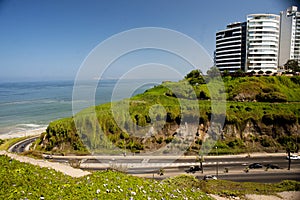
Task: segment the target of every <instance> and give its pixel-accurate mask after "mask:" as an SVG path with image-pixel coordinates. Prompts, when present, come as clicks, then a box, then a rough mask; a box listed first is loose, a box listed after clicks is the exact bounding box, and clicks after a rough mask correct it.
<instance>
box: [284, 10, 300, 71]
mask: <svg viewBox="0 0 300 200" xmlns="http://www.w3.org/2000/svg"><path fill="white" fill-rule="evenodd" d="M297 9H298V8H297V7H296V6H292V7H290V8H288V9H287V10H286V11H281V12H280V52H279V66H281V67H282V66H284V64H285V63H286V62H287V61H288V60H298V62H300V12H298V11H297Z"/></svg>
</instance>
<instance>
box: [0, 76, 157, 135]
mask: <svg viewBox="0 0 300 200" xmlns="http://www.w3.org/2000/svg"><path fill="white" fill-rule="evenodd" d="M132 81H135V82H136V80H128V81H125V82H123V83H122V84H123V87H131V85H132V84H131V83H132ZM73 84H74V83H73V81H47V82H46V81H45V82H6V83H5V82H2V83H0V134H7V133H14V132H18V131H23V130H25V131H26V130H32V129H37V128H41V127H45V126H47V125H48V124H49V122H51V121H53V120H56V119H59V118H63V117H68V116H72V92H73ZM115 84H116V80H103V81H101V82H100V83H99V84H98V85H97V88H96V94H95V101H96V104H101V103H105V102H110V101H111V95H112V91H113V89H114V87H115ZM153 85H154V84H142V83H141V85H140V87H139V88H137V89H136V90H135V92H134V94H137V93H142V92H143V91H145V90H146V89H148V88H149V87H152V86H153ZM119 92H120V91H119ZM121 93H122V92H120V94H117V95H116V97H115V100H116V99H122V98H123V97H124V94H121ZM134 94H132V95H134Z"/></svg>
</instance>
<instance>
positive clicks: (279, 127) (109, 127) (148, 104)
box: [35, 77, 300, 154]
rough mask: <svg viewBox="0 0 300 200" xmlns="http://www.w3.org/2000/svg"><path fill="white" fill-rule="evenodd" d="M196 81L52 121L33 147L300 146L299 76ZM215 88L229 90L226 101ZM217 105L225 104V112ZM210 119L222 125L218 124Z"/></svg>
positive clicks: (226, 149) (192, 149) (230, 149)
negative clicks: (214, 144)
mask: <svg viewBox="0 0 300 200" xmlns="http://www.w3.org/2000/svg"><path fill="white" fill-rule="evenodd" d="M193 78H195V80H194V81H193V80H192V79H193ZM198 80H199V77H192V78H191V77H189V79H188V82H187V81H184V80H183V81H179V82H165V83H162V84H161V85H159V86H156V87H154V88H152V89H149V90H147V91H145V92H144V93H143V94H139V95H136V96H134V97H132V98H131V99H126V100H122V101H119V102H113V103H108V104H103V105H99V106H96V107H91V108H88V109H85V110H83V111H82V112H80V113H79V114H77V115H76V116H74V117H73V118H68V119H63V120H58V121H56V122H53V123H51V124H49V126H48V128H47V132H46V133H43V134H42V135H41V137H40V139H39V140H38V141H37V143H36V145H35V149H37V150H47V151H57V152H87V151H100V152H102V151H106V150H108V149H109V151H116V152H117V151H118V150H120V149H126V150H130V151H132V152H141V151H153V150H159V149H164V150H163V151H165V152H167V151H172V150H171V149H170V148H169V147H168V148H163V147H167V146H169V145H170V144H172V145H175V146H177V147H179V148H181V147H182V148H183V147H186V146H184V145H183V144H189V145H188V146H187V151H186V153H190V154H192V153H197V154H198V152H199V150H200V148H201V146H203V145H207V142H205V141H207V140H210V139H212V140H216V139H218V141H217V143H216V145H217V146H218V149H219V150H218V151H219V153H240V152H249V151H262V150H263V151H272V152H274V151H283V150H285V148H286V145H287V144H288V143H293V144H295V145H294V147H293V148H294V149H295V150H298V149H299V145H298V143H297V141H300V129H299V128H300V126H299V118H300V114H299V113H300V77H240V78H238V77H236V78H232V77H223V80H213V79H212V80H209V79H206V84H205V83H203V81H201V82H200V83H198V82H199V81H198ZM201 80H202V79H201ZM209 84H214V87H213V89H211V88H209V87H210V85H209ZM221 84H224V86H225V87H224V89H222V88H221V87H220V88H221V89H220V88H219V86H218V85H221ZM216 85H217V86H216ZM212 94H213V95H212ZM216 94H225V95H226V99H227V101H226V102H225V101H222V99H218V98H220V97H219V96H218V95H216ZM216 96H217V97H216ZM218 106H220V107H222V106H225V108H226V109H225V112H222V111H218V110H220V109H218ZM214 109H215V110H214ZM124 110H125V111H126V112H123V111H124ZM212 117H214V120H213V121H215V119H217V122H218V123H220V124H219V125H218V126H213V127H215V129H214V130H212V129H211V127H212V126H211V125H212ZM218 119H220V120H218ZM222 119H224V124H223V123H222ZM213 123H214V122H213ZM162 153H163V152H162ZM212 153H213V151H212Z"/></svg>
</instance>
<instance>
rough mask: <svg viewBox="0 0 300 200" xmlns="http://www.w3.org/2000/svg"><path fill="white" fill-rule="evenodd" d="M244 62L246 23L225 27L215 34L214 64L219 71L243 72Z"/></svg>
mask: <svg viewBox="0 0 300 200" xmlns="http://www.w3.org/2000/svg"><path fill="white" fill-rule="evenodd" d="M245 60H246V22H236V23H232V24H229V25H227V27H226V29H225V30H221V31H219V32H217V33H216V51H215V64H216V66H217V67H218V68H219V70H220V71H225V70H227V71H228V72H234V71H237V70H239V69H242V70H244V68H245Z"/></svg>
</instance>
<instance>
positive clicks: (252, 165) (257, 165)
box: [249, 163, 263, 169]
mask: <svg viewBox="0 0 300 200" xmlns="http://www.w3.org/2000/svg"><path fill="white" fill-rule="evenodd" d="M249 168H250V169H258V168H263V166H262V164H260V163H252V164H251V165H249Z"/></svg>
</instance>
